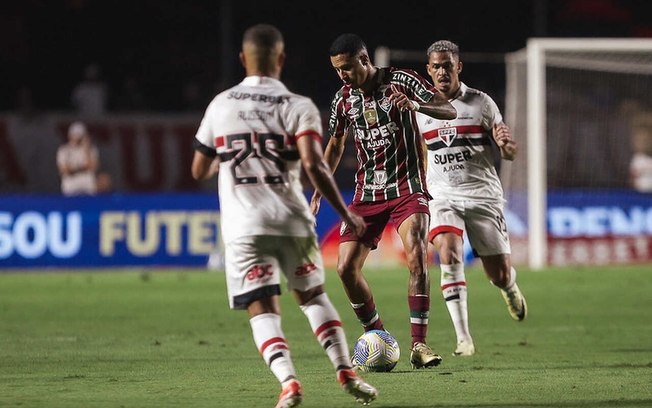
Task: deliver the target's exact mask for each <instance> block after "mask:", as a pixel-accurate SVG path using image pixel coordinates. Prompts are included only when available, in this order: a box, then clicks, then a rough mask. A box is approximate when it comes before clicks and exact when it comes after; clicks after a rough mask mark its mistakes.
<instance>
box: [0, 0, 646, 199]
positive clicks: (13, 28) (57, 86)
mask: <svg viewBox="0 0 652 408" xmlns="http://www.w3.org/2000/svg"><path fill="white" fill-rule="evenodd" d="M392 7H394V8H395V9H390V10H388V9H387V8H385V7H380V6H378V4H377V3H376V2H370V1H369V2H367V1H361V2H351V1H348V2H347V1H340V0H334V1H328V2H322V3H315V2H306V1H299V0H287V1H282V2H260V1H255V0H240V1H237V2H236V1H233V0H221V1H193V2H186V1H181V0H170V1H155V0H139V1H133V2H120V3H118V4H116V3H115V2H110V1H105V0H61V1H45V0H24V1H20V2H4V3H3V4H2V5H0V9H2V12H1V13H0V67H1V69H2V82H3V83H2V86H1V87H0V112H5V113H7V114H17V115H19V117H21V118H30V117H32V116H33V115H37V114H38V113H43V112H50V113H51V112H60V113H63V114H65V115H68V116H66V121H65V122H66V123H65V127H64V125H63V124H60V125H56V127H57V129H58V131H57V132H58V137H59V140H58V142H60V143H63V142H65V140H66V131H67V126H68V125H69V124H70V123H72V122H74V121H76V120H82V121H85V122H86V124H87V125H88V124H89V123H88V122H89V121H90V122H93V121H97V119H98V118H103V117H105V116H106V115H121V114H134V113H136V114H150V115H151V114H154V115H162V114H163V115H167V114H174V115H190V116H184V122H183V123H184V126H185V127H187V128H188V129H185V130H184V132H182V133H183V137H184V138H185V139H184V140H186V139H188V141H189V142H190V141H191V138H192V135H193V131H192V129H191V128H192V126H193V123H194V126H195V129H196V126H197V125H198V121H199V119H200V118H201V113H202V112H203V110H204V109H205V107H206V106H207V104H208V102H209V101H210V100H211V99H212V97H213V96H214V95H215V94H216V93H218V92H219V91H221V90H223V89H226V88H227V87H230V86H232V85H233V84H235V83H236V82H238V81H239V80H240V79H241V77H242V75H243V70H242V68H241V66H240V63H239V60H238V51H239V47H240V44H239V43H238V42H239V39H240V38H241V34H242V31H243V30H244V29H245V28H246V27H248V26H250V25H252V24H254V23H258V22H269V23H272V24H275V25H276V26H278V27H279V28H280V29H281V30H282V31H283V33H284V34H285V42H286V52H287V54H288V60H287V63H286V69H285V70H284V73H283V80H284V82H285V83H286V84H287V85H288V87H289V88H290V89H291V90H292V91H294V92H297V93H301V94H305V95H308V96H310V97H311V98H312V99H313V100H314V101H315V102H316V104H317V105H318V106H319V107H320V109H322V111H323V112H324V113H326V112H327V110H328V107H329V104H330V101H331V98H332V96H333V95H334V92H335V91H336V90H337V89H338V88H339V86H340V83H339V80H338V78H337V76H336V75H335V73H334V72H333V71H332V68H331V67H330V63H329V60H328V55H327V49H328V46H329V45H330V43H331V41H332V40H333V39H334V38H335V37H336V36H337V35H339V34H341V33H343V32H356V33H358V34H359V35H361V36H362V37H363V38H364V39H365V41H366V42H367V46H368V48H369V49H370V50H371V51H372V52H373V50H374V49H375V48H376V47H378V46H387V47H389V48H393V49H404V50H413V51H419V50H423V62H419V61H412V62H404V63H401V62H397V63H396V65H398V66H402V67H407V68H413V69H416V70H418V71H420V72H421V73H422V74H424V75H425V61H426V55H425V50H426V48H427V47H428V46H429V45H430V44H431V43H432V42H433V41H435V40H438V39H442V38H446V39H451V40H453V41H456V42H457V43H459V44H460V46H461V49H462V55H461V56H462V60H464V61H465V63H466V64H465V71H464V80H465V82H467V83H469V84H471V85H472V86H473V87H476V88H479V89H483V90H485V91H486V92H487V93H489V94H491V95H492V96H493V97H494V99H495V100H496V102H497V103H498V105H499V106H500V108H501V109H503V110H504V108H505V107H504V97H505V65H504V63H503V61H502V55H504V54H505V53H507V52H512V51H515V50H518V49H521V48H523V47H524V46H525V45H526V41H527V39H528V38H531V37H652V19H651V18H650V16H649V13H648V12H647V9H648V2H647V1H645V0H531V1H522V0H504V1H496V2H480V3H478V2H476V1H457V2H448V3H442V2H434V1H417V0H406V1H402V2H400V4H396V5H393V6H392ZM471 54H472V55H473V56H474V58H473V59H469V60H465V55H471ZM483 56H484V57H483ZM24 128H25V127H23V128H21V129H24ZM102 129H103V128H102V127H101V126H100V127H98V126H95V127H94V126H93V124H92V123H90V126H89V130H90V134H91V136H92V137H95V138H98V137H99V139H100V140H99V141H100V142H101V143H100V152H101V153H102V154H103V155H104V158H100V159H101V160H102V161H108V162H109V163H108V167H109V170H112V171H113V172H114V177H116V174H115V173H116V172H118V167H115V166H118V164H116V163H117V162H118V161H120V160H125V159H124V157H123V156H124V152H125V151H128V150H124V149H126V148H124V146H123V147H113V146H112V145H109V139H108V136H106V134H107V132H109V131H107V130H106V129H104V130H103V131H104V136H103V135H102V134H99V135H98V134H97V132H98V131H99V130H102ZM0 130H1V129H0ZM94 133H95V134H94ZM16 137H18V136H16ZM96 141H97V140H96ZM1 142H2V134H0V143H1ZM10 143H11V141H10ZM125 143H126V142H125ZM189 146H190V145H189ZM22 148H23V147H20V149H22ZM137 148H138V146H136V147H134V149H137ZM27 149H34V147H27ZM53 149H54V148H53V147H50V148H49V150H47V151H48V152H52V151H53ZM111 149H113V150H111ZM120 149H123V150H120ZM346 151H347V153H350V154H351V153H353V152H354V150H353V149H346ZM23 153H24V152H23ZM39 154H41V155H42V154H43V153H39ZM48 154H50V153H48ZM23 156H25V154H23ZM55 156H56V155H55V154H54V153H52V158H51V161H54V157H55ZM4 160H5V163H4V165H3V166H0V167H2V169H0V189H1V190H2V191H9V192H11V191H24V189H21V188H20V185H21V184H20V183H21V180H20V176H21V175H20V170H15V169H14V168H13V167H12V165H11V164H8V163H9V160H12V159H11V157H10V156H8V155H5V159H4ZM183 160H184V159H180V161H181V162H183ZM52 164H53V163H52ZM128 165H130V164H125V165H124V166H128ZM182 165H185V163H184V164H182ZM48 166H50V164H48ZM111 166H114V168H113V169H111ZM14 167H16V168H18V167H20V166H19V164H17V165H16V166H14ZM44 167H45V168H51V167H52V168H54V166H53V165H52V166H50V167H47V166H44ZM154 167H155V166H154ZM155 168H156V167H155ZM341 168H342V170H341V171H340V172H339V175H338V181H339V182H340V183H341V185H342V186H343V187H344V188H347V187H350V186H352V182H353V177H352V176H351V174H350V172H349V173H347V169H349V170H352V169H354V168H355V157H354V156H353V155H352V154H351V155H350V156H348V157H345V158H344V160H343V163H342V165H341ZM12 169H13V170H12ZM157 171H158V170H157ZM160 171H163V170H160ZM3 172H4V173H3ZM42 172H43V173H46V170H43V171H42ZM153 174H154V175H156V172H155V171H154V173H153ZM23 176H24V177H27V176H25V175H23ZM48 176H49V175H48ZM122 177H124V175H123V176H122ZM45 179H47V177H45ZM184 180H185V178H184ZM115 181H116V183H115V184H114V185H113V188H116V189H118V190H133V189H135V188H137V186H141V187H143V188H158V187H156V186H157V185H156V183H149V184H148V183H145V182H135V181H133V180H132V181H133V182H132V184H130V186H131V187H129V185H128V183H127V184H121V182H120V178H116V180H115ZM41 183H43V184H44V183H45V181H42V182H41ZM48 183H49V181H48ZM23 184H25V183H23ZM31 184H32V185H36V186H38V182H36V184H35V182H34V181H32V182H31ZM134 186H136V187H134ZM147 186H149V187H147ZM175 186H182V187H181V188H182V189H190V188H193V184H192V183H191V182H190V181H183V182H176V181H175V182H174V186H167V187H166V188H167V189H176V188H177V187H175ZM159 187H160V186H159ZM195 187H197V186H196V185H195ZM209 188H210V187H209ZM37 189H39V187H37ZM41 190H47V189H41Z"/></svg>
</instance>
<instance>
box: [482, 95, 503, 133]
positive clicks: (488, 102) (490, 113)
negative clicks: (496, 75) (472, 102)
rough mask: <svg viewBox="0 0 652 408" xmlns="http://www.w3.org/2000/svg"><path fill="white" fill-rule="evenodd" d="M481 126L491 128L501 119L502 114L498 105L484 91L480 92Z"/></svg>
mask: <svg viewBox="0 0 652 408" xmlns="http://www.w3.org/2000/svg"><path fill="white" fill-rule="evenodd" d="M481 95H482V127H483V128H485V129H487V130H491V128H493V127H494V125H496V124H498V123H501V122H502V121H503V115H502V114H501V113H500V109H498V105H496V102H494V100H493V99H491V97H490V96H489V95H487V94H486V93H484V92H483V93H482V94H481Z"/></svg>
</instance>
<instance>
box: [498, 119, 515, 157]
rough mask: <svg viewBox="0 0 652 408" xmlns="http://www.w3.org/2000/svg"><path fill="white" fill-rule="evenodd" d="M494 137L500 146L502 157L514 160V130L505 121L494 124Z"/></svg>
mask: <svg viewBox="0 0 652 408" xmlns="http://www.w3.org/2000/svg"><path fill="white" fill-rule="evenodd" d="M492 133H493V137H494V140H495V141H496V144H497V145H498V147H499V148H500V157H502V158H503V159H505V160H514V158H516V151H517V147H516V142H514V139H512V132H511V130H510V129H509V126H507V125H506V124H504V123H498V124H496V125H494V128H493V131H492Z"/></svg>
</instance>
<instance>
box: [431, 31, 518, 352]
mask: <svg viewBox="0 0 652 408" xmlns="http://www.w3.org/2000/svg"><path fill="white" fill-rule="evenodd" d="M427 54H428V64H427V65H426V69H427V71H428V74H429V75H430V77H431V78H432V81H433V83H434V85H435V88H436V89H437V90H438V91H439V92H441V93H443V94H444V95H445V96H446V97H447V98H448V100H449V101H450V102H451V103H452V105H453V106H454V107H455V109H456V110H457V118H456V119H454V120H437V119H433V118H430V117H428V116H425V115H418V121H419V128H420V130H421V133H422V134H423V136H424V138H425V141H426V146H427V149H428V163H427V184H428V191H429V192H430V194H431V195H432V196H433V199H432V200H431V201H430V203H429V204H430V215H431V218H430V232H429V234H428V241H429V242H430V243H431V244H432V245H434V248H435V249H436V251H437V253H438V255H439V262H440V267H441V291H442V294H443V297H444V299H445V300H446V306H447V308H448V311H449V313H450V316H451V319H452V321H453V326H454V327H455V333H456V336H457V347H456V349H455V351H454V353H453V355H456V356H470V355H473V354H474V353H475V346H474V344H473V338H472V337H471V333H470V331H469V321H468V309H467V288H466V278H465V275H464V247H463V235H464V231H466V233H467V236H468V239H469V242H470V244H471V246H472V248H473V250H474V253H475V255H476V256H479V257H480V259H481V261H482V266H483V268H484V270H485V273H486V275H487V277H488V278H489V279H490V280H491V282H492V283H493V284H494V285H495V286H497V287H498V288H500V290H501V292H502V295H503V297H504V299H505V301H506V303H507V307H508V310H509V313H510V315H511V316H512V317H513V318H514V319H515V320H518V321H521V320H523V319H525V317H526V315H527V305H526V303H525V298H524V297H523V295H522V293H521V291H520V290H519V287H518V285H517V284H516V270H515V269H514V268H513V267H512V264H511V256H510V253H511V248H510V242H509V236H508V234H507V225H506V224H505V217H504V213H503V205H504V198H503V188H502V185H501V183H500V179H499V177H498V174H497V172H496V168H495V166H494V164H495V162H494V156H493V153H492V146H491V145H492V144H493V145H496V146H498V148H499V149H500V154H501V157H502V158H503V159H505V160H514V157H515V156H516V150H517V149H516V143H515V142H514V140H513V139H512V136H511V132H510V129H509V127H508V126H507V125H506V124H505V123H504V122H503V117H502V115H501V114H500V111H499V109H498V107H497V106H496V103H495V102H494V101H493V100H492V99H491V97H490V96H489V95H487V94H485V93H484V92H481V91H478V90H477V89H473V88H469V87H468V86H466V85H465V84H464V83H462V82H460V78H459V75H460V72H462V62H461V61H460V58H459V47H458V46H457V45H456V44H455V43H453V42H450V41H446V40H442V41H437V42H435V43H434V44H432V45H431V46H430V47H429V48H428V51H427Z"/></svg>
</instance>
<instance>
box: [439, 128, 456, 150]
mask: <svg viewBox="0 0 652 408" xmlns="http://www.w3.org/2000/svg"><path fill="white" fill-rule="evenodd" d="M437 134H438V135H439V138H440V139H441V141H442V142H444V143H445V144H446V146H449V147H450V145H451V143H453V140H454V139H455V137H456V136H457V128H455V127H446V128H439V130H438V132H437Z"/></svg>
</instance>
